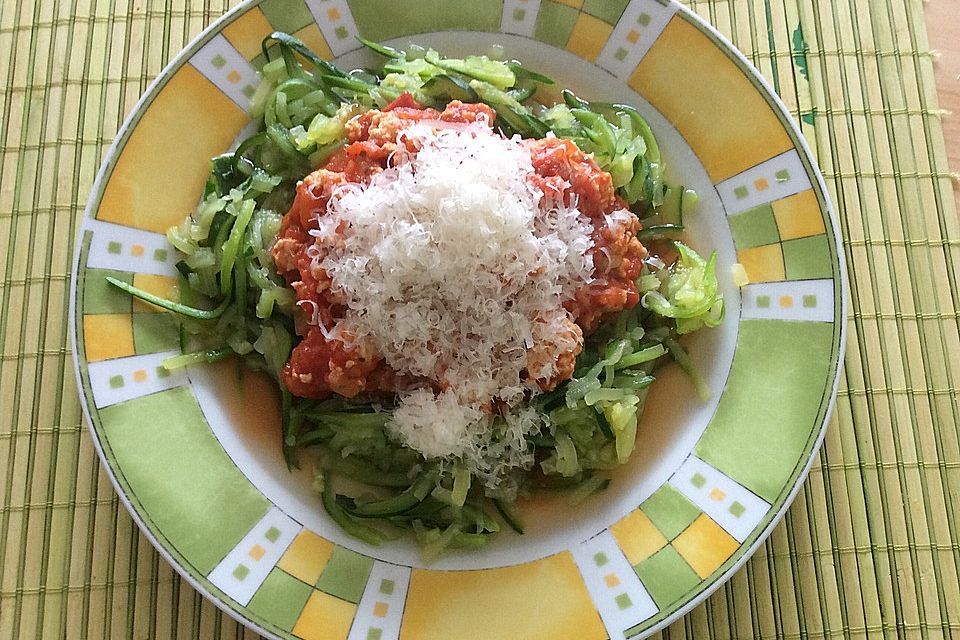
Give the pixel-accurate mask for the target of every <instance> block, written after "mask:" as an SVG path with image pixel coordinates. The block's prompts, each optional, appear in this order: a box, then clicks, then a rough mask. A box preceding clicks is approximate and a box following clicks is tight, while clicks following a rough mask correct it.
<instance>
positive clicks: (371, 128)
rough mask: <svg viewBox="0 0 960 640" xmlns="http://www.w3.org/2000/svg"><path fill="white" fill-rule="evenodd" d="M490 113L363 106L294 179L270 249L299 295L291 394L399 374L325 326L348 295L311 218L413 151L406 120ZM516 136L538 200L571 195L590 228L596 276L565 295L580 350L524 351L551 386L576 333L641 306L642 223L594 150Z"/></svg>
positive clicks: (390, 381)
mask: <svg viewBox="0 0 960 640" xmlns="http://www.w3.org/2000/svg"><path fill="white" fill-rule="evenodd" d="M495 117H496V114H495V113H494V111H493V109H491V108H490V107H489V106H487V105H485V104H467V103H461V102H459V101H454V102H451V103H450V104H449V105H447V107H446V108H445V109H444V110H443V111H437V110H436V109H432V108H422V107H421V106H420V105H418V104H417V103H416V102H415V101H414V100H413V99H412V98H411V97H410V96H409V95H408V94H404V95H403V96H402V97H401V98H400V99H398V100H397V101H395V102H394V103H392V104H390V105H388V106H387V107H385V108H384V109H382V110H375V109H374V110H370V111H367V112H365V113H363V114H361V115H359V116H356V117H354V118H352V119H351V120H350V121H349V122H347V123H346V125H345V130H346V137H347V144H346V146H345V147H344V148H342V149H341V150H339V151H337V152H336V153H335V154H334V155H333V156H332V157H331V158H330V159H329V161H328V162H327V163H326V164H325V165H324V166H323V167H321V168H319V169H317V170H316V171H314V172H313V173H311V174H310V175H308V176H307V177H306V178H304V180H303V181H302V182H301V183H300V184H299V185H298V187H297V191H296V196H295V199H294V202H293V205H292V206H291V208H290V210H289V212H288V213H287V214H286V215H285V216H284V219H283V224H282V227H281V230H280V233H279V235H278V239H277V241H276V243H275V245H274V247H273V250H272V253H273V258H274V262H275V264H276V267H277V270H278V272H279V273H281V274H282V276H283V277H284V279H285V280H286V282H287V283H288V284H289V285H290V286H291V287H292V288H293V290H294V291H295V293H296V313H295V319H296V328H297V332H298V333H299V334H300V335H301V336H302V337H303V340H302V341H301V342H300V343H299V344H298V345H297V346H296V347H295V348H294V349H293V352H292V354H291V356H290V359H289V361H288V362H287V364H286V365H285V366H284V367H283V369H282V371H281V380H282V382H283V384H284V385H285V386H286V387H287V389H288V390H289V391H290V392H291V393H292V394H294V395H296V396H300V397H305V398H324V397H327V396H329V395H331V394H339V395H341V396H345V397H354V396H356V395H358V394H360V393H367V392H394V391H397V389H398V385H399V384H401V383H402V382H403V378H404V376H403V375H401V374H398V373H397V372H395V371H393V370H392V369H391V368H390V366H389V365H388V364H387V363H386V362H385V360H384V359H383V358H382V357H381V356H380V354H378V353H376V351H375V350H374V349H372V348H371V347H370V346H369V345H367V344H366V343H365V342H363V341H353V340H350V339H349V338H350V336H345V335H343V334H342V333H339V334H337V335H334V334H333V333H332V328H333V327H335V326H336V325H337V323H338V322H339V320H340V319H342V318H343V316H344V314H345V312H346V307H345V301H344V300H342V299H341V298H340V296H339V295H338V294H337V292H336V290H335V287H332V286H331V284H332V283H331V280H330V278H329V276H328V274H327V273H326V272H325V271H324V269H323V268H322V267H321V266H320V264H319V262H318V260H316V257H317V256H316V251H317V249H316V248H312V247H315V243H314V238H313V236H312V235H311V231H312V230H316V229H317V228H318V220H320V218H322V217H323V216H325V215H327V212H328V204H329V203H330V201H331V198H334V197H336V192H337V190H338V189H340V188H342V187H344V186H346V185H352V184H360V185H363V184H366V183H368V182H369V181H370V179H371V177H372V176H374V175H376V174H378V173H379V172H382V171H384V170H385V169H387V168H388V167H390V166H391V163H392V162H393V158H394V154H395V152H396V151H397V149H398V147H400V146H401V145H403V147H404V149H403V150H404V151H406V152H407V153H416V149H413V148H410V146H409V143H408V142H407V141H405V139H404V137H403V135H402V132H403V131H404V129H405V128H406V127H407V126H409V125H410V124H412V123H416V122H426V123H435V125H436V126H437V127H438V128H443V127H457V126H458V125H465V124H470V123H476V122H481V123H487V125H488V126H489V125H490V124H491V123H493V122H494V119H495ZM522 144H523V145H524V146H525V147H526V149H527V150H528V151H529V153H530V159H531V163H532V166H533V169H534V173H533V174H532V175H531V176H530V183H531V186H532V187H534V188H536V189H537V190H539V191H540V192H542V193H543V198H544V199H549V198H553V199H556V200H559V201H563V202H566V203H575V205H576V207H577V208H578V209H579V210H580V212H581V213H582V214H583V216H585V217H586V218H587V219H589V223H590V226H591V228H592V233H591V240H592V247H591V248H590V249H589V251H590V253H591V256H592V259H593V265H594V273H593V277H592V279H591V280H590V281H589V282H588V283H586V284H584V285H582V286H580V287H579V288H578V289H577V290H576V291H575V293H574V295H573V296H572V298H570V299H569V300H567V301H566V302H565V303H564V308H565V309H566V311H567V312H569V314H570V317H571V318H572V321H571V322H569V325H570V326H568V327H567V329H566V330H565V332H566V333H568V334H569V335H568V337H569V338H570V340H569V341H568V343H571V342H572V343H573V344H576V345H578V348H576V349H575V350H571V349H570V348H567V349H566V350H565V351H563V352H561V353H554V352H551V351H549V350H548V349H545V348H542V347H541V346H540V345H537V344H534V345H533V346H531V347H530V348H529V349H528V358H529V361H530V363H531V365H530V368H531V369H533V368H534V365H535V363H536V362H538V361H542V360H544V359H550V360H551V361H552V364H553V365H554V366H553V367H552V368H551V371H552V374H551V375H550V376H548V377H544V378H534V379H535V381H536V382H537V384H538V385H539V386H540V388H541V389H543V390H548V389H551V388H553V387H555V386H556V385H557V384H558V383H559V382H561V381H562V380H565V379H568V378H570V376H571V375H572V374H573V370H574V363H575V360H576V356H577V355H578V353H579V348H580V347H582V339H583V335H585V334H586V335H589V334H590V333H591V332H592V331H594V330H595V329H596V328H597V327H598V326H599V324H600V323H601V322H602V321H603V319H605V318H607V317H609V316H611V315H613V314H616V313H618V312H620V311H622V310H624V309H628V308H632V307H634V306H635V305H637V304H638V302H639V300H640V296H639V294H638V291H637V288H636V285H635V280H636V278H637V277H638V276H639V274H640V270H641V267H642V261H643V259H644V258H645V256H646V250H645V248H644V247H643V245H642V244H641V243H640V241H639V240H638V239H637V237H636V234H637V231H638V230H639V229H640V223H639V221H638V220H637V218H636V217H635V216H634V215H633V214H631V213H630V212H629V211H628V210H627V206H626V203H625V202H624V201H623V200H622V199H621V198H620V197H618V196H617V195H616V194H615V192H614V186H613V182H612V178H611V176H610V174H609V173H607V172H604V171H602V170H600V169H599V167H598V166H597V164H596V162H595V161H594V160H593V158H592V157H591V156H589V155H587V154H585V153H583V152H582V151H581V150H580V149H579V148H578V147H577V145H576V144H575V143H574V142H572V141H569V140H564V139H559V138H555V137H547V138H543V139H537V140H523V141H522ZM574 323H575V324H574ZM531 377H533V376H532V375H531ZM441 386H442V385H441Z"/></svg>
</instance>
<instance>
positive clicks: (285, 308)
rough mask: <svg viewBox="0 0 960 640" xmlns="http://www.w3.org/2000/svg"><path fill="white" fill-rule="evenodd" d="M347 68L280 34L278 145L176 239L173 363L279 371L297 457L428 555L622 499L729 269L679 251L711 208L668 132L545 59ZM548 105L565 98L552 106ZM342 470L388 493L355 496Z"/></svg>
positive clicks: (263, 111)
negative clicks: (544, 509)
mask: <svg viewBox="0 0 960 640" xmlns="http://www.w3.org/2000/svg"><path fill="white" fill-rule="evenodd" d="M363 43H364V44H365V45H366V46H367V47H369V48H370V49H372V50H373V51H374V52H376V53H377V54H379V55H381V56H383V57H385V58H386V63H385V64H384V65H383V67H382V69H379V70H376V71H370V70H356V71H351V72H349V73H347V72H344V71H341V70H340V69H338V68H337V67H335V66H333V65H331V64H330V63H328V62H326V61H324V60H322V59H320V58H319V57H317V56H316V55H315V54H313V53H312V52H311V51H310V50H309V49H307V48H306V47H305V46H304V45H303V43H301V42H300V41H298V40H296V39H295V38H293V37H291V36H289V35H287V34H283V33H274V34H272V35H271V36H270V37H269V38H267V39H266V40H265V41H264V51H265V54H266V58H267V60H268V61H267V62H266V64H265V65H264V67H263V70H262V73H263V81H262V83H261V85H260V87H259V88H258V89H257V91H256V93H255V95H254V97H253V99H252V105H251V115H252V117H253V118H254V121H255V122H256V123H257V124H259V125H260V127H259V131H258V132H257V133H255V134H254V135H253V136H251V137H250V138H248V139H246V140H244V141H242V142H241V143H240V144H239V146H238V147H237V148H236V150H235V151H233V152H231V153H227V154H224V155H222V156H219V157H217V158H214V159H213V161H212V169H211V174H210V177H209V180H208V182H207V186H206V190H205V193H204V197H203V199H202V201H201V203H200V205H199V206H198V208H197V210H196V211H195V212H194V213H193V214H192V215H191V216H190V217H188V218H187V219H185V220H184V221H183V223H182V224H181V225H179V226H178V227H176V228H173V229H171V230H170V232H169V233H168V238H169V240H170V242H171V243H172V244H173V245H174V246H175V247H176V248H177V249H178V250H179V251H180V252H182V254H183V257H182V260H181V261H180V262H179V263H178V269H179V271H180V274H181V283H180V287H179V292H180V300H179V301H178V302H171V301H168V300H163V299H160V298H157V297H156V296H153V295H151V294H149V293H147V292H144V291H141V290H138V289H136V288H134V287H132V286H131V285H128V284H125V283H122V282H119V281H112V282H114V284H116V285H117V286H120V287H121V288H124V289H125V290H127V291H128V292H130V293H131V294H132V295H135V296H138V297H140V298H143V299H145V300H148V301H150V302H153V303H154V304H157V305H159V306H162V307H164V308H166V309H168V310H170V311H172V312H175V313H177V314H178V315H179V317H180V319H181V327H182V330H181V336H182V346H183V355H180V356H176V357H174V358H171V359H170V360H169V361H167V362H166V363H165V366H168V367H179V366H186V365H189V364H196V363H202V362H210V361H214V360H218V359H221V358H225V357H229V356H233V355H238V356H242V357H243V358H244V359H245V361H246V362H247V363H248V364H249V365H250V366H252V367H254V368H258V369H262V370H264V371H266V372H267V373H268V374H270V375H271V376H272V377H273V378H274V379H275V380H276V382H277V384H278V386H279V389H280V392H281V397H282V410H283V411H282V413H283V426H282V434H280V436H281V446H282V447H283V450H284V453H285V455H286V457H287V460H288V464H290V465H296V464H299V463H300V461H301V458H302V456H300V455H299V453H300V451H301V450H302V449H311V450H312V451H314V452H315V453H316V455H315V457H316V465H317V474H316V479H317V480H316V487H317V490H318V492H319V493H320V500H321V502H322V504H323V506H324V507H325V508H326V510H327V511H328V512H329V514H330V516H331V517H332V518H333V519H334V520H335V521H336V522H337V523H338V524H339V525H340V526H341V527H342V528H343V529H344V530H345V531H346V532H348V533H349V534H351V535H353V536H356V537H357V538H360V539H362V540H364V541H366V542H368V543H371V544H379V543H381V542H383V541H384V540H385V539H388V538H390V537H393V536H394V535H395V534H396V532H397V531H398V530H400V531H409V532H412V534H413V535H414V536H416V538H417V539H418V541H419V542H420V543H421V545H422V549H423V553H424V555H425V556H426V557H428V558H430V557H435V556H436V555H438V554H440V553H442V552H443V551H444V550H446V549H448V548H458V547H459V548H471V547H477V546H480V545H483V544H484V543H486V541H487V540H488V538H489V537H490V536H491V535H494V534H495V533H497V532H498V531H499V529H500V526H501V522H502V523H503V524H505V525H506V526H508V527H510V528H512V529H514V530H515V531H516V532H518V533H523V526H522V524H521V518H520V517H519V515H518V514H517V513H515V511H514V509H513V503H514V501H515V500H516V499H517V497H518V496H522V495H528V494H530V493H532V492H536V491H538V490H542V489H551V490H557V489H562V490H565V491H568V492H569V494H570V500H571V501H574V502H575V501H577V500H581V499H583V498H584V497H585V496H587V495H589V494H591V493H593V492H595V491H598V490H602V489H604V488H605V487H606V485H607V484H608V483H609V477H608V476H607V475H606V473H607V472H609V471H610V470H611V469H613V468H615V467H617V466H618V465H621V464H623V463H624V462H626V461H627V459H628V458H629V457H630V455H631V453H632V452H633V450H634V447H635V446H636V443H635V440H636V429H637V419H638V416H639V414H640V412H641V411H642V407H643V401H644V398H645V396H646V393H647V390H648V388H649V386H650V385H651V384H652V383H653V382H654V373H655V371H656V369H657V368H658V367H659V366H660V365H661V364H663V363H665V362H666V361H669V360H671V359H672V360H675V361H676V362H677V363H678V364H680V366H682V367H684V369H686V370H687V371H688V372H689V373H690V375H691V378H692V379H693V380H694V382H695V385H696V388H697V391H698V392H699V393H700V395H701V396H704V395H705V394H707V393H709V392H708V390H707V389H706V386H705V385H704V384H703V382H702V381H701V380H700V378H699V376H698V375H697V373H696V371H694V370H693V368H692V367H691V366H690V365H689V357H688V356H687V354H686V352H685V351H684V349H683V347H682V346H681V344H680V342H679V339H680V337H681V336H682V335H683V334H686V333H690V332H692V331H696V330H699V329H701V328H704V327H714V326H716V325H717V324H719V323H720V321H721V320H722V316H723V299H722V297H721V295H720V294H719V292H718V283H717V276H716V254H715V253H713V254H711V255H710V256H709V257H708V258H706V259H704V258H703V257H701V256H700V255H699V254H698V253H697V252H696V251H694V250H693V249H692V248H691V247H690V246H688V245H687V244H685V243H683V242H681V241H680V240H679V237H680V234H682V232H683V214H684V211H685V210H688V209H690V208H691V207H692V206H693V205H694V204H695V202H696V195H695V194H694V193H693V192H691V191H689V190H686V189H684V188H683V187H682V186H669V185H667V184H665V183H664V181H663V159H662V158H661V155H660V151H659V147H658V145H657V142H656V139H655V138H654V136H653V133H652V131H651V129H650V127H649V126H648V125H647V124H646V122H644V120H643V118H642V117H641V116H640V114H639V113H638V112H637V111H636V110H635V109H633V108H631V107H629V106H626V105H617V104H608V103H599V102H587V101H585V100H583V99H581V98H579V97H578V96H576V95H575V94H574V93H573V92H571V91H569V90H564V91H562V93H561V94H560V95H559V98H560V99H559V100H557V101H556V103H555V104H553V103H550V101H549V100H548V99H546V98H545V97H544V96H546V95H548V94H549V90H547V89H546V88H547V87H549V86H550V85H552V84H553V82H552V81H551V80H550V79H549V78H546V77H544V76H542V75H540V74H538V73H536V72H534V71H532V70H530V69H528V68H527V67H525V66H524V65H522V64H520V63H518V62H513V61H501V60H495V59H491V58H488V57H486V56H468V57H466V58H462V59H455V58H447V57H444V56H441V55H440V54H439V53H437V52H436V51H433V50H431V49H422V48H419V47H417V46H411V47H410V48H409V49H408V50H407V51H400V50H398V49H394V48H390V47H386V46H383V45H380V44H377V43H373V42H368V41H365V40H364V41H363ZM545 102H546V103H548V104H544V103H545ZM343 478H349V479H351V480H352V481H354V487H355V486H356V483H357V482H359V483H360V484H361V485H363V486H365V487H366V488H365V489H362V490H359V491H358V490H354V491H352V492H350V493H349V494H348V493H347V492H344V493H341V492H340V491H341V490H342V486H343V485H342V483H341V482H340V481H341V479H343Z"/></svg>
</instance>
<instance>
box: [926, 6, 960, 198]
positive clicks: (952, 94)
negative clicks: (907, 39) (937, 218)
mask: <svg viewBox="0 0 960 640" xmlns="http://www.w3.org/2000/svg"><path fill="white" fill-rule="evenodd" d="M926 16H927V28H928V34H927V35H928V36H929V38H930V47H931V48H933V49H934V50H935V51H937V52H939V54H940V57H939V59H938V60H937V63H936V65H935V66H934V72H935V74H936V78H937V93H938V94H939V96H940V108H941V109H944V110H946V111H948V112H950V113H948V114H945V115H944V117H943V136H944V139H945V140H946V143H947V155H948V157H949V158H950V169H951V170H952V171H954V172H958V173H960V0H931V1H930V2H928V3H927V6H926ZM954 195H955V197H956V199H957V204H958V205H960V186H958V187H956V188H954Z"/></svg>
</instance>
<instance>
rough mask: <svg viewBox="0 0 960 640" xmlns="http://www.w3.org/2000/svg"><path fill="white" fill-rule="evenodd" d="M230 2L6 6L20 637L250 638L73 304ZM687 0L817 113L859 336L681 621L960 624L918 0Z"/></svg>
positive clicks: (2, 527) (953, 365)
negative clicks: (787, 475)
mask: <svg viewBox="0 0 960 640" xmlns="http://www.w3.org/2000/svg"><path fill="white" fill-rule="evenodd" d="M942 1H947V0H942ZM951 1H952V0H951ZM233 4H235V2H234V1H233V0H203V2H186V1H185V0H164V1H163V2H161V1H160V0H134V1H132V2H131V1H125V0H19V1H18V0H4V2H2V3H0V335H2V345H0V347H2V352H0V496H2V502H0V638H4V639H5V638H33V637H43V638H61V637H69V638H86V637H88V638H94V639H100V638H131V637H135V638H148V637H158V638H159V637H162V638H197V637H199V638H228V637H229V638H238V637H251V638H252V637H254V634H252V633H250V632H247V631H244V630H243V629H242V628H241V627H240V626H239V625H238V624H237V623H235V622H234V621H233V620H232V619H230V618H229V617H227V616H226V615H224V614H222V613H221V612H220V611H219V610H217V609H216V608H215V607H214V606H213V605H211V604H209V603H207V602H206V601H204V600H203V598H202V597H201V596H200V595H198V594H197V592H196V591H194V590H193V589H192V588H191V587H190V586H189V585H187V584H185V583H184V582H182V581H181V580H180V579H179V578H178V577H177V575H176V574H175V573H174V571H173V570H172V569H171V568H170V567H169V566H168V565H167V563H166V562H165V561H164V560H163V559H161V558H160V557H159V555H158V554H157V553H156V552H155V551H154V550H153V547H152V546H151V545H150V544H149V542H147V541H146V539H145V538H144V537H143V536H141V535H140V534H139V532H138V530H137V528H136V527H135V526H134V524H133V522H132V520H131V519H130V517H129V516H128V515H127V513H126V511H125V510H124V508H123V507H122V506H121V505H120V503H119V501H118V499H117V497H116V496H115V494H114V492H113V489H112V487H111V485H110V482H109V481H108V479H107V476H106V475H105V474H104V473H103V472H102V471H101V469H100V467H99V464H98V461H97V458H96V454H95V452H94V449H93V445H92V441H91V439H90V437H89V436H88V435H87V433H86V426H85V425H84V424H83V421H82V419H81V413H80V408H79V405H78V400H77V395H76V391H75V389H74V379H73V373H72V372H71V363H70V355H69V345H68V343H67V319H66V307H67V301H68V298H69V279H70V269H71V264H70V263H71V259H72V254H73V241H74V236H75V231H76V226H77V222H78V220H79V219H80V216H81V215H82V209H83V205H84V202H85V200H86V198H87V194H88V193H89V191H90V187H91V184H92V182H93V178H94V175H95V173H96V170H97V168H98V167H99V165H100V161H101V159H102V158H103V156H104V154H105V152H106V150H107V147H108V145H109V144H110V142H111V141H112V139H113V137H114V135H115V134H116V132H117V129H118V128H119V126H120V124H121V122H122V121H123V118H124V114H126V113H128V112H129V111H130V110H131V109H132V107H133V105H134V103H135V102H136V100H137V98H138V97H139V96H140V95H141V93H142V92H143V91H144V90H145V89H146V87H147V84H148V82H149V81H150V80H151V79H152V78H153V77H154V76H156V75H157V74H158V73H159V71H160V70H161V68H162V67H163V65H164V64H165V63H166V62H167V61H168V60H169V59H170V58H171V57H172V56H173V55H175V54H176V52H177V51H178V50H179V49H180V48H181V47H182V46H183V45H185V44H186V43H187V42H188V41H189V40H190V39H191V38H192V37H193V36H194V35H196V34H197V33H199V31H200V30H201V29H202V28H203V27H204V26H206V25H207V24H209V23H210V22H211V21H212V20H214V19H215V18H216V17H217V16H219V15H221V14H222V13H223V12H224V11H226V10H227V9H229V8H230V6H232V5H233ZM689 4H690V5H691V6H692V7H693V9H694V10H696V11H697V12H699V13H701V14H702V15H703V16H705V17H706V18H707V19H709V20H710V22H712V23H713V24H715V25H716V26H717V27H719V29H720V30H721V31H723V32H724V33H725V34H727V35H728V36H730V37H731V38H732V39H733V41H734V42H735V43H736V44H737V46H739V47H740V49H741V50H742V51H744V52H745V53H746V55H747V57H748V58H750V59H751V60H752V62H753V63H754V64H755V65H756V66H757V67H758V68H759V69H760V70H761V71H762V72H763V74H764V75H765V76H766V77H767V78H768V79H769V80H770V81H771V82H772V83H773V84H774V86H775V87H776V88H777V90H778V91H779V93H780V94H781V96H782V97H783V99H784V101H785V102H786V104H787V106H788V107H789V108H790V110H791V112H792V113H793V115H794V117H795V118H797V119H798V120H799V121H801V122H802V123H803V124H802V127H803V130H804V133H805V134H806V135H807V137H808V139H809V141H810V143H811V146H812V147H813V148H814V151H815V153H816V155H817V157H818V159H819V162H820V165H821V167H822V169H823V172H824V175H825V177H826V179H827V184H828V187H829V190H830V194H831V196H832V198H833V202H834V203H835V206H836V208H837V211H838V214H839V217H840V222H841V227H842V231H843V236H844V246H845V249H846V255H847V261H848V265H849V272H850V280H851V300H850V322H849V331H850V333H849V339H848V343H847V353H846V364H845V370H844V373H843V378H842V381H841V386H840V395H839V398H838V401H837V408H836V412H835V415H834V418H833V421H832V424H831V427H830V430H829V432H828V434H827V438H826V442H825V444H824V447H823V451H822V453H821V454H820V456H819V457H818V459H817V461H816V463H815V464H814V466H813V471H812V472H811V474H810V478H809V480H808V481H807V483H806V484H805V485H804V488H803V490H802V491H801V492H800V494H799V496H798V498H797V500H796V502H795V503H794V505H793V507H792V508H791V509H790V511H789V513H788V514H787V516H786V518H785V520H784V522H783V523H782V524H781V525H780V526H779V527H778V528H777V529H776V530H775V531H774V533H773V535H772V536H771V537H770V539H769V540H768V541H767V542H766V544H764V545H763V546H762V547H761V548H760V550H759V551H758V552H757V553H756V555H755V556H754V558H753V559H752V560H751V561H750V562H749V563H748V564H747V566H746V568H745V569H744V570H742V571H740V572H739V573H738V574H737V575H736V576H735V577H734V578H733V579H732V580H731V581H730V582H729V583H728V584H727V585H726V586H725V587H723V588H722V589H721V590H720V591H719V592H717V593H716V594H715V595H714V596H712V597H711V598H710V599H709V600H707V602H706V603H705V604H703V605H701V606H700V607H698V608H697V609H695V610H694V611H693V612H692V613H690V614H689V615H688V616H686V617H685V618H684V619H683V620H681V621H679V622H677V623H675V624H674V625H673V626H672V627H670V628H669V629H667V630H666V631H664V632H663V633H662V637H664V638H670V639H677V638H697V639H700V638H773V637H778V638H811V639H815V638H822V637H829V638H834V637H886V636H889V637H897V638H901V637H905V638H914V637H917V638H927V637H929V638H941V637H953V636H958V637H960V578H958V573H960V572H958V568H960V433H958V423H960V419H958V414H960V404H958V390H960V380H958V378H960V322H958V310H960V287H958V286H957V282H958V278H960V268H958V263H960V251H958V249H960V226H958V221H957V212H956V210H955V205H954V194H953V191H952V185H951V177H950V175H949V172H948V168H947V165H946V155H945V151H944V141H943V136H942V132H941V126H940V117H941V112H940V111H939V110H938V108H937V100H936V94H935V88H934V83H933V73H932V68H933V59H932V56H931V53H930V51H929V45H928V43H927V37H926V32H925V28H924V22H923V12H922V3H921V1H920V0H836V1H835V2H823V1H818V0H694V1H693V2H690V3H689Z"/></svg>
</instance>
